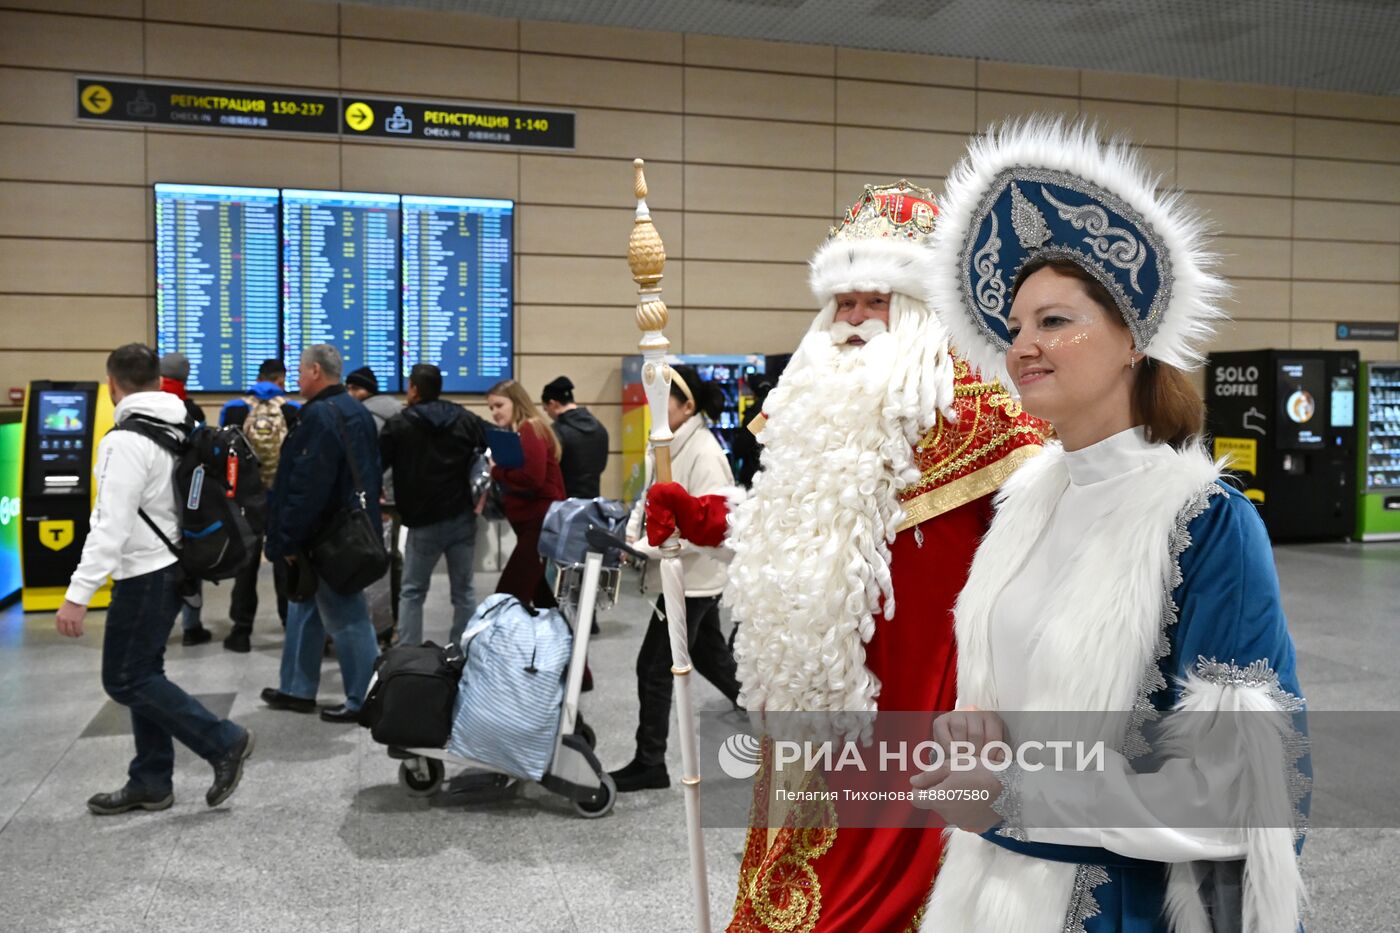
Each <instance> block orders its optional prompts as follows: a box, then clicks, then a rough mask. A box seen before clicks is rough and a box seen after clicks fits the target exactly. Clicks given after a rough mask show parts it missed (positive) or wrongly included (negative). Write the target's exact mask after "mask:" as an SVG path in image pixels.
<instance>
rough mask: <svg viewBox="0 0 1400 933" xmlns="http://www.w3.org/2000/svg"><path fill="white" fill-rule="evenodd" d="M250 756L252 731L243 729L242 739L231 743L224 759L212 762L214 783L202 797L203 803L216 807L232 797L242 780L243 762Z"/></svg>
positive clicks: (251, 752)
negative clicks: (231, 745)
mask: <svg viewBox="0 0 1400 933" xmlns="http://www.w3.org/2000/svg"><path fill="white" fill-rule="evenodd" d="M252 754H253V730H252V729H244V730H243V737H242V738H241V739H239V740H238V741H237V742H234V743H233V747H232V748H230V749H229V750H228V751H227V752H225V753H224V757H222V758H220V759H219V760H218V761H216V762H214V783H213V784H211V785H209V792H208V793H207V794H205V795H204V802H205V803H207V804H209V806H211V807H217V806H218V805H219V804H221V803H223V802H224V801H225V800H227V799H229V797H231V796H233V792H234V791H235V790H237V789H238V782H239V781H241V780H243V762H245V761H247V760H248V757H249V756H250V755H252Z"/></svg>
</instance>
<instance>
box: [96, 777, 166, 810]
mask: <svg viewBox="0 0 1400 933" xmlns="http://www.w3.org/2000/svg"><path fill="white" fill-rule="evenodd" d="M174 802H175V792H174V791H166V792H165V793H164V794H163V795H162V794H155V793H152V792H151V791H148V790H146V789H145V788H142V787H136V786H134V785H131V784H128V785H126V786H125V787H123V788H122V789H121V790H119V791H114V792H112V793H110V794H93V795H92V796H91V797H89V798H88V802H87V808H88V811H89V812H90V813H93V814H95V815H96V816H115V815H117V814H118V813H126V812H127V811H129V810H169V809H170V805H171V804H173V803H174Z"/></svg>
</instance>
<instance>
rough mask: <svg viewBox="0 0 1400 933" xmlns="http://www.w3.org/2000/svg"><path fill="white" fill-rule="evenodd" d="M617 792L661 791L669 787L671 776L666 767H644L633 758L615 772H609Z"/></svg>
mask: <svg viewBox="0 0 1400 933" xmlns="http://www.w3.org/2000/svg"><path fill="white" fill-rule="evenodd" d="M608 774H610V775H611V776H612V779H613V782H614V783H615V784H617V791H618V793H620V794H626V793H629V792H631V791H634V790H661V789H662V788H664V787H670V786H671V776H670V775H669V774H667V773H666V766H665V765H664V764H663V765H644V764H642V763H641V762H639V761H637V760H636V759H635V758H634V759H633V760H632V761H629V762H628V763H627V764H626V765H624V766H623V767H621V768H618V769H617V770H616V771H609V772H608Z"/></svg>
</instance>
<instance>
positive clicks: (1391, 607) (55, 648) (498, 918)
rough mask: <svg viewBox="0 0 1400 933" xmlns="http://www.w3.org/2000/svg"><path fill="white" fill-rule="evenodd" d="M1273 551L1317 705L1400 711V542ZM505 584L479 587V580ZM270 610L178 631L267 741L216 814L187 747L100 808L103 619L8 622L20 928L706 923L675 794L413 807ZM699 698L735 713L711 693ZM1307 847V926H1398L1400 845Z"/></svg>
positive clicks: (609, 756)
mask: <svg viewBox="0 0 1400 933" xmlns="http://www.w3.org/2000/svg"><path fill="white" fill-rule="evenodd" d="M1276 556H1277V560H1278V564H1279V570H1280V576H1281V579H1282V581H1283V587H1284V594H1285V602H1286V607H1287V610H1288V612H1289V616H1290V619H1291V621H1292V626H1293V631H1294V636H1295V639H1296V641H1297V644H1298V649H1299V670H1300V675H1301V677H1302V681H1303V684H1304V687H1305V689H1306V690H1307V692H1308V694H1309V698H1310V701H1311V705H1312V707H1313V708H1314V709H1319V710H1338V709H1371V710H1400V650H1398V649H1400V545H1370V546H1367V547H1365V548H1362V547H1360V546H1356V545H1342V544H1334V545H1311V546H1294V547H1288V548H1280V549H1279V550H1278V551H1277V552H1276ZM493 582H494V581H493V578H492V577H491V576H488V575H483V576H479V577H478V589H479V590H480V591H481V592H489V590H490V588H491V585H492V583H493ZM270 584H271V581H270V580H264V585H265V591H266V592H267V594H268V595H270V590H271V585H270ZM445 584H446V579H445V577H444V576H441V575H440V576H439V577H438V578H437V579H436V580H435V583H434V589H433V592H432V593H431V594H430V597H429V612H428V624H427V628H428V636H429V637H435V638H436V639H437V640H439V641H440V640H442V639H443V638H444V637H445V636H446V630H447V627H448V607H447V600H446V585H445ZM227 589H228V588H227V587H219V588H215V589H214V590H213V592H212V593H211V594H210V596H209V603H210V605H209V608H208V609H207V610H206V618H207V619H208V620H210V622H211V627H213V628H214V630H215V632H216V635H218V636H222V634H223V632H224V630H225V629H224V625H223V624H222V623H221V622H220V618H221V612H220V610H221V609H222V608H223V607H225V606H226V604H227V603H226V601H227ZM626 589H627V590H628V591H629V592H628V593H627V594H626V595H625V597H624V600H623V602H622V604H621V606H620V607H619V608H618V609H616V610H614V611H612V612H611V613H609V614H608V615H606V616H605V617H604V618H603V620H602V626H603V630H602V634H601V635H599V636H597V637H595V639H594V643H593V644H594V648H593V650H592V653H591V663H592V667H593V672H594V676H595V678H596V680H597V683H598V689H597V690H595V691H594V692H592V693H590V694H585V696H584V701H583V706H584V709H585V711H586V714H587V716H588V719H589V722H590V723H591V724H592V725H593V726H594V728H595V729H596V730H597V733H598V743H599V753H600V755H601V757H602V759H603V762H604V764H605V765H607V766H609V767H617V766H618V765H620V764H622V763H624V762H625V761H626V760H627V759H628V758H629V757H630V754H631V751H632V732H633V729H634V728H635V724H636V712H635V707H636V699H635V697H636V693H635V689H636V688H635V681H634V677H633V663H634V660H635V656H636V649H637V645H638V643H639V641H640V638H641V634H642V631H643V628H644V626H645V622H646V606H645V604H644V603H643V600H642V597H640V596H639V595H637V592H636V584H635V580H634V578H629V582H628V584H627V587H626ZM270 610H271V607H270V606H268V605H266V604H265V605H264V611H263V616H262V617H261V618H260V620H259V626H258V629H257V631H256V632H255V636H254V651H253V652H252V653H251V654H248V655H235V654H230V653H228V652H225V651H223V650H222V648H221V646H220V645H219V643H218V641H217V640H216V641H214V642H213V643H211V644H209V645H205V646H201V647H199V648H193V649H190V648H182V647H181V646H180V645H179V639H178V632H177V633H175V634H174V635H173V637H172V642H171V645H170V648H169V651H168V654H167V669H168V670H169V672H170V675H171V677H172V678H173V679H174V680H175V681H176V682H177V683H179V684H181V685H182V686H184V687H185V688H186V689H187V690H189V691H190V692H192V693H195V694H198V695H201V696H203V697H205V698H206V701H207V702H208V703H209V704H210V705H211V707H214V708H216V709H218V710H220V711H225V710H226V711H228V712H230V713H231V715H232V716H233V718H234V719H235V720H237V721H239V722H241V723H244V724H246V725H249V726H251V727H253V728H254V729H255V730H256V731H257V734H258V745H257V753H256V755H255V757H254V758H253V759H252V760H251V761H250V763H249V767H248V771H247V774H246V777H245V780H244V784H243V786H242V787H241V788H240V789H239V791H238V793H237V794H236V795H235V796H234V797H233V798H232V800H231V801H230V802H229V803H228V804H227V805H225V806H224V807H222V808H220V809H218V810H209V809H207V808H206V807H205V805H204V800H203V795H204V790H205V787H206V786H207V785H208V782H209V770H208V768H207V766H205V765H204V764H203V763H202V762H200V761H199V760H197V759H195V758H194V757H193V756H192V755H190V754H189V753H188V752H186V751H184V750H183V749H181V750H180V752H179V756H178V761H177V770H176V778H175V793H176V803H175V807H174V808H173V809H172V810H170V811H167V812H165V813H160V814H140V815H136V814H133V815H126V816H120V817H111V818H105V819H98V818H94V817H92V816H89V815H88V813H87V812H86V810H85V809H84V807H83V802H84V801H85V800H86V798H87V797H88V796H89V795H90V794H91V793H93V792H95V791H98V790H104V789H111V788H115V787H116V786H118V785H119V784H120V783H121V782H122V780H123V778H124V773H125V766H126V762H127V759H128V757H129V755H130V738H129V736H128V735H127V734H126V733H125V731H124V725H123V722H122V719H121V716H120V715H119V714H117V713H116V711H115V710H114V709H113V708H112V707H110V706H109V705H107V700H106V698H105V696H104V695H103V693H102V688H101V684H100V682H99V677H98V668H99V657H100V655H99V652H100V644H101V634H100V627H101V615H100V614H99V615H95V616H94V617H93V618H92V620H91V621H92V624H91V627H90V632H89V634H88V635H87V636H86V637H84V638H83V639H81V640H80V641H77V642H72V641H68V640H65V639H61V638H60V637H59V636H58V635H57V634H56V633H55V632H54V630H53V625H52V617H51V616H48V615H31V616H28V617H25V616H24V615H23V614H21V613H20V612H19V611H18V609H17V608H15V607H11V608H10V609H7V610H4V611H3V612H0V929H3V930H16V931H32V930H82V931H90V930H91V931H96V930H114V931H116V930H121V931H147V930H162V931H163V930H200V931H205V930H219V931H225V930H227V931H245V930H246V931H255V930H259V931H260V930H292V931H298V933H301V931H313V930H326V931H358V930H364V931H380V930H384V931H388V930H437V929H441V930H455V931H476V930H481V931H488V930H489V931H501V930H506V931H575V930H577V931H600V933H624V931H634V930H635V931H649V933H650V931H672V930H686V929H691V928H692V927H691V920H690V908H689V905H690V902H691V901H690V898H691V895H690V883H689V872H688V867H687V855H686V846H685V831H684V824H683V808H682V800H681V792H680V790H679V789H678V788H677V787H672V788H671V789H670V790H666V791H651V792H645V793H641V794H634V795H628V796H625V797H623V798H622V800H621V801H620V802H619V804H618V806H617V809H616V810H615V811H614V813H613V814H612V815H610V816H609V817H607V818H604V819H600V820H583V819H581V818H579V817H578V816H576V815H575V814H574V813H573V811H572V810H571V809H570V807H569V805H568V804H567V803H566V802H564V801H563V800H561V799H559V798H556V797H552V796H551V795H549V794H548V793H546V792H544V791H543V790H541V789H540V788H538V787H528V788H525V789H524V790H523V791H522V792H520V793H518V794H515V795H513V796H508V797H506V798H505V799H503V800H501V801H498V802H496V803H493V804H490V805H485V806H474V807H472V808H470V809H467V808H464V807H462V806H460V805H451V803H450V801H444V800H438V801H435V802H427V801H423V800H419V799H413V798H410V797H408V796H407V795H406V794H405V793H404V792H403V790H402V788H400V787H399V785H398V783H397V781H396V769H397V765H396V763H395V762H393V761H391V760H389V759H388V758H387V757H386V756H385V754H384V752H383V749H382V748H380V747H379V746H377V745H375V744H374V743H373V742H372V741H371V740H370V739H369V736H368V734H367V733H366V732H365V730H362V729H359V728H356V727H348V726H333V725H329V724H326V723H322V722H320V721H319V720H317V719H315V718H313V717H310V716H299V715H295V714H289V713H276V712H272V711H269V710H267V709H266V708H264V707H263V706H262V705H261V704H260V703H259V701H258V696H257V695H258V691H259V690H260V689H261V688H262V687H265V686H269V685H273V684H275V683H276V672H277V662H278V658H279V651H280V645H281V632H280V629H279V628H278V627H277V623H276V619H275V616H274V615H271V612H270ZM338 683H339V675H338V671H337V669H336V668H335V666H334V662H327V667H326V669H325V675H324V681H323V700H324V701H327V702H337V701H338V700H339V694H338V693H336V692H335V691H336V689H337V688H338ZM697 700H698V703H699V705H700V707H701V708H702V709H710V710H720V709H723V708H724V707H725V703H724V700H723V699H722V698H721V697H720V695H719V694H718V693H717V692H716V691H714V690H713V689H712V688H711V687H710V686H709V685H708V684H706V683H704V682H703V681H701V682H700V683H699V685H698V692H697ZM674 745H675V743H674V742H673V743H672V746H673V748H672V756H673V761H672V764H671V772H672V776H673V779H674V778H675V777H676V776H678V775H679V773H680V768H679V762H678V757H677V754H676V749H675V747H674ZM1324 766H1325V765H1324V764H1323V763H1319V765H1318V767H1319V769H1321V768H1323V767H1324ZM742 842H743V838H742V831H740V830H732V829H727V830H707V832H706V845H707V854H708V861H709V880H710V900H711V904H712V912H713V917H714V921H715V926H716V927H717V928H722V927H723V926H724V924H725V923H726V922H727V920H728V917H729V910H730V906H731V904H732V902H733V897H734V885H735V879H736V868H737V866H738V862H739V852H740V847H741V845H742ZM1306 853H1307V854H1306V857H1305V871H1306V874H1307V878H1308V880H1309V884H1310V887H1311V891H1312V908H1311V911H1310V915H1309V922H1308V929H1309V930H1310V931H1333V930H1344V931H1351V930H1358V931H1360V930H1367V931H1373V930H1389V929H1396V928H1397V920H1396V917H1397V913H1400V894H1397V892H1396V889H1395V886H1394V883H1393V876H1394V874H1395V868H1396V866H1397V865H1400V831H1397V830H1394V829H1368V830H1325V829H1319V830H1316V831H1314V832H1313V834H1312V836H1311V837H1310V839H1309V841H1308V844H1307V849H1306Z"/></svg>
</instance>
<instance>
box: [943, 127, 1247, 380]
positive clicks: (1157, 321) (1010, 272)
mask: <svg viewBox="0 0 1400 933" xmlns="http://www.w3.org/2000/svg"><path fill="white" fill-rule="evenodd" d="M1013 188H1014V189H1016V190H1014V191H1013V190H1012V189H1013ZM1205 235H1206V225H1205V223H1204V222H1203V220H1202V219H1201V217H1200V215H1199V214H1197V213H1196V212H1194V211H1193V210H1191V209H1190V208H1188V206H1187V205H1186V203H1185V202H1184V200H1183V199H1182V197H1181V195H1180V193H1176V192H1171V193H1160V194H1159V193H1158V191H1157V190H1156V178H1155V177H1154V175H1153V174H1152V173H1151V172H1150V171H1149V170H1148V169H1147V167H1146V166H1145V164H1144V162H1143V159H1142V157H1141V154H1140V153H1139V151H1138V150H1137V149H1135V148H1133V147H1132V146H1130V145H1128V143H1127V142H1125V141H1123V140H1121V139H1120V140H1115V141H1113V142H1110V143H1107V144H1104V143H1100V142H1099V140H1098V138H1097V132H1096V128H1095V127H1092V126H1086V125H1085V124H1083V123H1076V124H1073V125H1067V124H1066V123H1065V122H1064V121H1063V120H1061V119H1059V118H1051V117H1044V116H1038V117H1032V118H1029V119H1025V120H1022V121H1014V122H1009V123H1005V124H1001V125H999V126H996V127H993V128H992V130H991V131H990V132H989V133H988V134H987V135H986V136H985V137H981V138H977V139H974V140H972V142H971V143H970V144H969V145H968V150H967V153H966V154H965V155H964V156H963V158H962V159H961V160H960V161H959V162H958V164H957V165H956V166H954V168H953V170H952V172H951V173H950V174H949V176H948V181H947V185H946V186H945V188H944V193H943V196H942V197H941V198H940V199H939V214H938V223H937V225H936V226H935V228H934V231H933V236H932V244H933V251H934V256H933V261H932V263H931V265H930V270H931V271H930V278H929V283H928V285H929V293H930V295H931V304H932V306H933V307H935V308H937V309H939V312H940V313H941V314H942V315H943V317H944V320H945V323H946V324H947V326H948V329H949V331H950V333H951V336H952V340H953V344H954V346H956V347H957V348H958V350H959V351H960V352H961V353H963V354H965V355H966V357H967V358H968V360H969V362H971V363H972V364H973V366H975V367H977V368H978V369H980V370H981V371H982V373H983V375H984V376H987V377H988V378H1000V379H1002V380H1003V381H1004V382H1005V384H1008V385H1009V384H1010V383H1009V381H1006V380H1007V379H1008V374H1007V371H1006V365H1005V354H1006V350H1007V339H1006V328H1005V319H1006V316H1007V315H1008V314H1009V313H1010V310H1011V299H1012V296H1011V288H1012V286H1013V284H1014V282H1015V278H1016V272H1017V271H1018V270H1019V268H1020V267H1021V266H1022V265H1024V264H1025V262H1026V261H1028V260H1030V259H1033V258H1035V257H1036V256H1038V255H1041V254H1047V255H1054V256H1059V257H1061V258H1066V259H1070V260H1071V261H1074V262H1076V263H1077V264H1079V265H1080V266H1081V267H1083V268H1085V269H1086V271H1088V272H1089V273H1090V274H1091V275H1093V276H1094V277H1095V278H1096V279H1098V280H1099V281H1100V282H1101V283H1102V284H1104V286H1105V288H1107V289H1108V291H1109V293H1110V294H1111V295H1113V296H1114V298H1115V301H1117V302H1118V304H1119V311H1120V313H1122V314H1123V317H1124V321H1125V322H1126V323H1127V324H1128V327H1129V329H1130V330H1131V331H1132V332H1133V338H1134V346H1135V347H1136V349H1137V350H1138V351H1140V352H1142V353H1145V354H1146V355H1147V356H1149V357H1152V358H1153V359H1156V360H1160V361H1161V362H1163V363H1167V364H1170V365H1172V366H1175V367H1177V368H1179V369H1194V368H1196V367H1197V366H1199V365H1200V364H1201V362H1202V361H1203V356H1204V354H1203V346H1204V344H1205V341H1206V340H1207V339H1208V338H1209V337H1210V335H1211V334H1212V333H1213V332H1214V329H1215V327H1216V325H1217V323H1218V322H1219V321H1221V320H1222V319H1224V317H1225V314H1224V312H1223V311H1222V310H1221V309H1220V307H1219V304H1220V302H1221V301H1222V300H1223V299H1224V298H1225V296H1226V294H1227V293H1228V290H1229V286H1228V284H1227V283H1226V282H1225V280H1224V279H1222V278H1220V277H1219V276H1218V275H1216V274H1215V273H1214V271H1213V269H1214V267H1215V265H1216V264H1217V257H1216V256H1215V255H1214V254H1213V253H1211V252H1210V251H1209V250H1208V249H1207V247H1206V242H1205Z"/></svg>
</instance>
